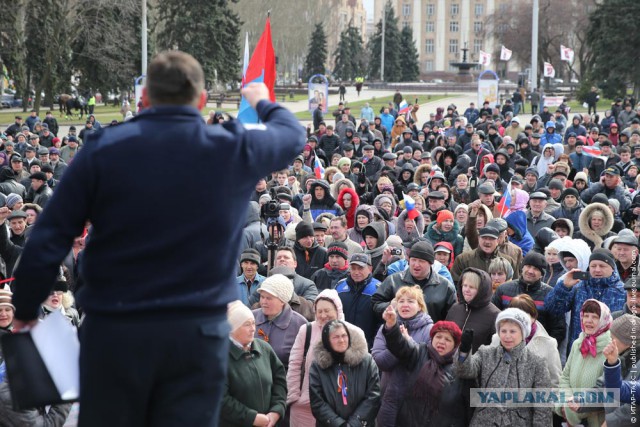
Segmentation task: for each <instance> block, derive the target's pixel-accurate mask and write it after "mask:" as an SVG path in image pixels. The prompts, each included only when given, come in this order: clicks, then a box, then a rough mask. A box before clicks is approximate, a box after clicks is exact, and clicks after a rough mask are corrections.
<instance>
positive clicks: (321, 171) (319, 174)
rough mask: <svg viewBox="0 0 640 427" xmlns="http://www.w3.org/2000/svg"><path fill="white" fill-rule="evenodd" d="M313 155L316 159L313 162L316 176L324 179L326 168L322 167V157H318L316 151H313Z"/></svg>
mask: <svg viewBox="0 0 640 427" xmlns="http://www.w3.org/2000/svg"><path fill="white" fill-rule="evenodd" d="M313 155H314V157H315V161H314V162H313V171H314V172H315V174H316V178H318V179H322V177H323V176H324V168H323V167H322V163H321V162H320V159H319V158H318V156H316V153H315V151H314V152H313Z"/></svg>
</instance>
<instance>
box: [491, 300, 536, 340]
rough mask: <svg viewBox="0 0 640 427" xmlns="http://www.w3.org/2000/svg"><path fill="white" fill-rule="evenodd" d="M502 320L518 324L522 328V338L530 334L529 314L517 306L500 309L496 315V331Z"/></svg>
mask: <svg viewBox="0 0 640 427" xmlns="http://www.w3.org/2000/svg"><path fill="white" fill-rule="evenodd" d="M503 320H509V321H511V322H515V323H516V324H518V326H520V329H521V330H522V339H523V340H524V339H525V338H527V337H528V336H529V335H530V334H531V316H529V315H528V314H527V313H525V312H524V311H522V310H520V309H519V308H513V307H510V308H507V309H506V310H504V311H501V312H500V314H498V317H496V331H498V330H500V323H501V322H502V321H503Z"/></svg>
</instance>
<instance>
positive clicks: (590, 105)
mask: <svg viewBox="0 0 640 427" xmlns="http://www.w3.org/2000/svg"><path fill="white" fill-rule="evenodd" d="M591 110H593V114H598V112H597V111H596V104H589V115H591Z"/></svg>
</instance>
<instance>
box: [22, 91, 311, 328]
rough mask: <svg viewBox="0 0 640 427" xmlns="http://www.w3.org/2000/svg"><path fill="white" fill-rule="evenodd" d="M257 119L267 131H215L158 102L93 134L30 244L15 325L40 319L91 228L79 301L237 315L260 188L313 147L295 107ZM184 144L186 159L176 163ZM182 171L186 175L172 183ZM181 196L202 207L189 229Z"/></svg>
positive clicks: (104, 309)
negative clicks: (232, 310) (245, 242)
mask: <svg viewBox="0 0 640 427" xmlns="http://www.w3.org/2000/svg"><path fill="white" fill-rule="evenodd" d="M257 113H258V117H259V118H260V120H261V122H262V123H263V125H258V126H251V127H244V126H243V125H242V124H241V123H240V122H238V121H235V120H234V121H230V122H228V123H225V124H223V125H219V126H207V125H206V124H205V122H204V121H203V120H202V116H201V114H200V111H198V110H197V109H196V108H194V107H191V106H173V105H166V106H158V107H152V108H149V109H146V110H144V111H143V112H142V113H140V114H139V115H137V116H136V117H135V118H133V119H132V120H130V121H129V122H127V123H124V124H122V125H119V126H112V127H108V128H105V129H102V130H100V131H98V132H96V133H94V134H91V135H90V136H89V137H88V140H87V141H86V142H85V145H84V148H83V149H82V150H80V151H79V152H78V154H77V155H76V157H74V159H73V162H72V163H71V164H70V165H69V167H68V168H67V170H66V172H65V173H64V176H63V177H62V180H61V181H60V184H59V185H58V186H57V188H56V191H55V193H54V194H53V197H51V199H50V200H49V202H48V204H47V208H46V209H45V211H44V212H43V213H42V214H41V215H40V217H39V218H38V224H37V225H36V226H35V227H34V229H33V232H32V233H31V236H30V238H29V240H28V241H27V244H26V245H25V247H24V251H23V256H22V261H21V262H20V265H19V267H18V268H17V269H16V271H15V279H16V283H18V284H19V286H16V288H15V289H16V292H15V293H14V295H13V302H14V305H15V306H16V318H18V319H21V320H30V319H35V318H37V313H38V309H39V308H40V304H41V303H42V301H44V300H45V299H46V298H47V296H48V295H49V292H50V290H51V288H52V287H53V283H54V281H55V278H56V275H57V274H58V270H59V266H60V263H61V261H62V260H63V259H64V257H65V256H67V254H68V253H69V250H70V249H71V246H72V243H73V239H74V237H76V236H79V235H81V234H82V231H83V228H84V226H85V222H86V221H87V220H89V221H91V224H92V225H93V227H92V228H93V231H92V232H91V238H90V240H89V242H88V244H87V247H86V249H85V251H84V258H83V261H82V264H81V265H80V270H81V272H82V275H83V277H84V280H85V282H84V283H85V284H84V285H83V287H82V288H81V289H80V290H79V292H78V294H77V299H78V303H79V305H81V306H82V307H83V308H84V309H85V311H86V312H87V313H94V312H96V313H98V312H99V313H104V314H118V313H139V312H149V311H155V312H157V311H159V310H169V311H173V312H180V313H184V312H197V311H201V312H209V313H216V312H217V313H219V312H226V305H227V303H228V302H230V301H233V300H236V299H238V297H239V294H238V289H237V286H234V284H235V277H236V267H237V259H238V255H239V249H240V243H241V237H242V230H243V228H244V226H245V221H244V220H245V218H246V217H247V209H248V207H249V203H248V201H249V196H250V195H251V192H252V191H254V190H255V183H256V182H257V180H258V178H260V177H263V176H266V175H267V174H268V173H269V172H270V171H274V170H281V169H284V168H286V167H287V164H288V163H289V162H290V161H291V160H292V159H293V158H294V157H295V156H296V154H298V153H299V152H300V151H301V150H302V148H303V147H304V142H305V132H304V129H303V128H302V127H301V126H300V124H299V123H298V120H297V119H296V118H295V117H294V116H293V114H291V113H290V112H289V111H288V110H287V109H285V108H284V107H282V106H280V105H278V104H273V103H271V102H268V101H261V102H260V103H259V104H258V105H257ZM176 144H177V145H176ZM176 146H179V151H180V155H179V156H173V158H172V161H171V162H167V161H166V156H167V153H171V152H174V151H175V150H176ZM141 159H144V161H140V160H141ZM176 171H182V172H183V173H180V179H171V177H172V176H175V174H176ZM177 195H179V196H180V197H181V198H184V200H190V201H192V203H191V205H190V208H189V209H188V210H187V211H185V212H183V213H184V214H186V215H188V219H185V218H183V220H179V221H178V223H176V220H178V219H179V218H180V215H179V212H178V213H177V211H176V208H175V206H172V204H171V199H172V197H176V196H177Z"/></svg>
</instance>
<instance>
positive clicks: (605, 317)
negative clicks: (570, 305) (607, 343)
mask: <svg viewBox="0 0 640 427" xmlns="http://www.w3.org/2000/svg"><path fill="white" fill-rule="evenodd" d="M614 271H615V270H614ZM587 301H595V302H597V303H598V304H599V305H600V320H599V321H598V326H597V329H596V332H595V333H594V334H591V335H587V334H586V333H585V332H584V323H583V320H582V319H583V317H584V312H583V310H580V325H581V326H582V331H583V332H582V333H581V334H580V335H581V336H582V337H583V338H582V343H580V353H581V354H582V357H583V358H586V357H587V356H591V357H596V355H597V354H598V337H599V336H600V335H602V334H604V333H605V332H607V331H608V330H609V328H610V327H611V323H612V322H613V320H612V317H611V311H610V310H609V307H607V305H606V304H603V303H601V302H600V301H598V300H594V299H590V300H587ZM587 301H585V303H586V302H587ZM583 307H584V305H583Z"/></svg>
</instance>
